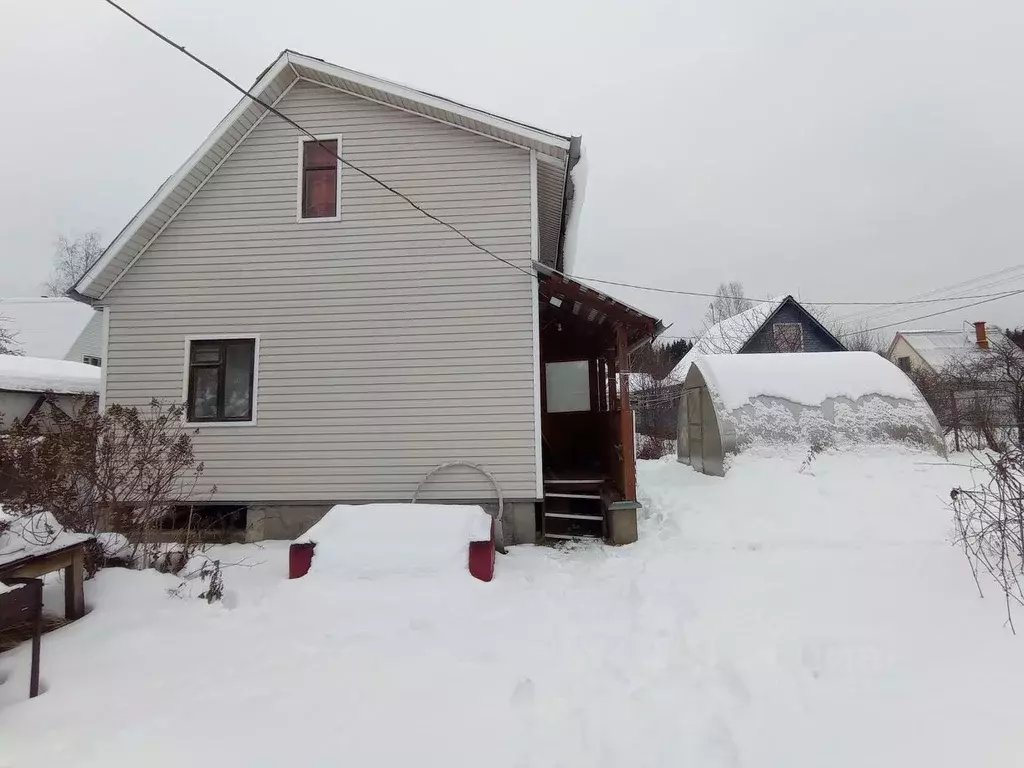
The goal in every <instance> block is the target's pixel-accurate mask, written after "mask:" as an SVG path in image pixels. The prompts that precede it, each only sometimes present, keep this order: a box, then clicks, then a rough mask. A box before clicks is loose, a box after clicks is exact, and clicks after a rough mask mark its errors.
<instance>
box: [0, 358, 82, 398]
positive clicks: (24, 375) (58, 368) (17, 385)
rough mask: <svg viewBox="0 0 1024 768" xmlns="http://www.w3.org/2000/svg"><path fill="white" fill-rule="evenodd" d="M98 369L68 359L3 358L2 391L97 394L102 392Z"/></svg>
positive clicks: (0, 381) (0, 374)
mask: <svg viewBox="0 0 1024 768" xmlns="http://www.w3.org/2000/svg"><path fill="white" fill-rule="evenodd" d="M100 375H101V371H100V368H99V367H98V366H95V365H86V364H85V363H74V362H71V361H69V360H49V359H47V358H42V357H21V356H20V355H0V389H6V390H10V391H13V392H47V391H52V392H56V393H58V394H65V395H83V394H95V393H96V392H99V390H100Z"/></svg>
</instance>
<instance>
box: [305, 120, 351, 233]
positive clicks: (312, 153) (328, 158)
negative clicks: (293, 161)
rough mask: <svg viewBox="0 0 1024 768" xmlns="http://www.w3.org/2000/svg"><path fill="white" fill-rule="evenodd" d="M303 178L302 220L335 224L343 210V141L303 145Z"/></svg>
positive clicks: (332, 140)
mask: <svg viewBox="0 0 1024 768" xmlns="http://www.w3.org/2000/svg"><path fill="white" fill-rule="evenodd" d="M299 150H300V164H301V168H300V175H299V220H300V221H306V220H315V219H320V220H324V219H327V220H334V221H337V220H338V218H339V211H340V209H341V195H340V194H339V193H340V185H339V184H338V179H339V177H340V172H341V160H340V156H341V139H340V137H336V136H335V137H331V138H329V139H327V138H324V139H320V140H319V141H312V140H310V141H301V142H300V143H299Z"/></svg>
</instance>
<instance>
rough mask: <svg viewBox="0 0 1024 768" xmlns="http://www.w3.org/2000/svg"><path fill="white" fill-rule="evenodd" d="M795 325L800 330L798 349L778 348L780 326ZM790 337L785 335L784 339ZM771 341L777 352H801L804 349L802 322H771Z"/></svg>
mask: <svg viewBox="0 0 1024 768" xmlns="http://www.w3.org/2000/svg"><path fill="white" fill-rule="evenodd" d="M793 327H796V328H798V329H799V330H800V349H779V348H778V347H779V329H780V328H793ZM786 340H787V341H789V340H790V339H789V338H788V337H787V339H786ZM772 342H773V343H774V344H775V347H776V351H777V352H803V351H804V326H803V323H773V324H772Z"/></svg>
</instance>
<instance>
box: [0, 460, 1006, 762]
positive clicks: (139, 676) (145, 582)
mask: <svg viewBox="0 0 1024 768" xmlns="http://www.w3.org/2000/svg"><path fill="white" fill-rule="evenodd" d="M803 459H804V457H803V456H801V455H796V454H794V455H791V456H788V457H774V458H772V457H764V456H758V455H754V454H745V455H741V456H740V457H738V458H737V459H736V460H735V462H734V464H733V466H732V468H731V469H730V472H729V474H728V476H727V477H725V478H713V477H706V476H703V475H699V474H696V473H694V472H693V471H692V470H691V469H690V468H688V467H685V466H682V465H679V464H676V463H675V462H674V461H672V460H670V459H665V460H661V461H656V462H641V464H640V468H639V472H640V483H641V489H642V490H641V492H642V494H643V496H644V500H645V502H646V504H647V511H646V513H645V518H644V520H643V523H642V530H641V541H640V542H639V543H638V544H636V545H634V546H631V547H623V548H619V549H613V548H608V547H603V546H580V547H577V548H573V549H568V550H554V549H548V548H543V547H517V548H513V549H512V550H511V552H510V554H509V555H507V556H504V557H501V556H499V559H498V564H497V571H496V576H495V580H494V581H493V582H491V583H489V584H484V583H481V582H476V581H474V580H472V579H471V578H469V577H468V575H464V574H452V573H446V574H442V575H438V576H436V577H424V576H422V575H420V576H418V577H411V576H409V575H402V574H394V575H390V576H375V577H374V578H372V579H356V580H341V579H336V578H335V579H332V578H330V575H329V574H328V573H324V572H317V571H316V570H315V569H314V571H313V572H311V573H310V575H309V576H307V577H305V578H303V579H299V580H296V581H292V582H289V581H286V580H285V579H284V575H285V572H286V557H287V556H286V548H285V546H284V545H282V544H278V543H271V544H266V545H264V546H263V547H255V546H234V547H228V548H222V549H221V550H220V551H219V553H218V556H219V557H221V558H222V559H223V560H224V561H225V562H238V561H244V562H243V563H242V565H239V566H237V567H232V568H229V569H228V570H227V571H226V572H225V582H226V587H227V592H228V593H227V595H226V597H225V600H224V601H223V603H221V604H215V605H212V606H211V605H207V604H206V603H205V602H203V601H200V600H197V599H195V598H185V597H169V596H168V594H167V590H169V589H175V588H176V587H177V586H178V584H179V580H178V579H176V578H174V577H172V576H166V575H160V574H157V573H155V572H151V571H150V572H131V571H122V570H109V571H105V572H101V573H100V574H99V575H98V577H97V578H96V579H95V580H93V581H91V582H89V583H88V585H87V587H88V592H87V599H88V602H89V604H90V605H91V606H92V612H91V613H90V614H89V615H88V616H87V617H86V618H84V619H83V620H81V621H79V622H77V623H75V624H73V625H70V626H68V627H65V628H62V629H60V630H57V631H56V632H54V633H52V634H50V635H48V636H47V637H46V638H45V640H44V647H43V681H44V687H45V689H46V692H45V693H44V694H43V695H42V696H40V697H39V698H38V699H35V700H33V701H25V700H24V699H25V693H26V691H27V680H26V674H27V667H28V649H27V647H26V646H22V647H21V648H19V649H18V650H17V651H15V652H12V653H8V654H5V655H4V656H0V678H3V677H5V676H6V678H7V679H6V682H5V683H4V684H3V685H0V766H4V767H5V768H7V767H8V766H11V767H13V766H17V767H18V768H23V767H24V768H28V767H29V766H63V765H69V766H70V765H74V766H80V767H84V766H104V768H111V767H115V768H116V767H117V766H141V765H144V766H147V768H160V767H161V766H174V767H175V768H180V766H183V765H188V766H192V765H215V766H243V765H244V766H271V765H273V766H279V765H295V766H300V765H307V766H327V765H330V766H334V765H353V766H445V768H450V767H452V766H462V765H466V766H468V765H473V766H480V765H489V766H495V767H497V768H501V767H504V766H587V767H588V768H590V767H592V766H631V768H632V767H633V766H680V765H692V766H701V767H702V768H703V767H712V768H713V767H715V766H729V767H736V766H772V767H773V768H777V767H779V766H787V767H798V768H803V767H804V766H807V767H810V766H813V767H814V768H818V767H820V766H829V767H830V768H833V767H836V766H859V767H860V766H899V767H900V768H905V767H906V766H927V767H928V768H934V767H935V766H956V767H957V768H963V766H1012V765H1020V764H1021V756H1022V755H1024V727H1022V725H1021V723H1022V722H1024V704H1022V703H1021V691H1024V645H1022V643H1024V640H1021V639H1020V638H1016V637H1014V636H1012V635H1011V634H1010V632H1009V631H1008V629H1006V628H1005V627H1004V619H1003V615H1002V605H1001V603H1000V601H999V600H998V599H997V597H996V595H995V594H994V593H993V594H992V595H990V596H989V597H988V598H986V599H984V600H982V599H979V598H978V596H977V592H976V590H975V587H974V585H973V583H972V581H971V578H970V573H969V571H968V568H967V565H966V564H965V563H964V562H963V560H962V556H961V555H960V554H959V553H958V551H957V550H956V549H954V548H953V547H951V546H950V545H949V544H948V541H947V540H948V535H949V517H950V516H949V513H948V512H947V510H946V509H945V503H946V499H947V498H948V491H949V488H950V487H951V486H953V485H957V484H965V483H968V482H969V481H970V478H969V474H970V473H969V470H967V469H966V468H964V467H961V466H957V465H956V463H955V462H956V461H963V459H954V463H949V464H946V463H943V462H942V461H941V460H939V459H937V458H936V457H934V456H931V455H928V454H915V453H907V452H901V451H900V450H898V449H895V448H894V449H887V450H880V449H878V450H871V451H866V450H865V451H863V452H861V453H859V454H843V455H823V456H820V457H818V458H817V459H816V460H814V461H813V462H811V463H810V465H809V466H807V467H805V468H804V469H803V471H801V462H802V461H803ZM191 589H192V590H193V592H197V591H198V588H197V587H195V586H193V587H191ZM185 591H187V590H185ZM51 592H52V594H53V595H56V594H57V590H56V585H54V589H53V590H52V591H51Z"/></svg>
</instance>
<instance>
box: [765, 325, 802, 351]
mask: <svg viewBox="0 0 1024 768" xmlns="http://www.w3.org/2000/svg"><path fill="white" fill-rule="evenodd" d="M772 337H773V339H774V341H775V351H776V352H803V351H804V327H803V326H802V325H801V324H800V323H775V325H773V326H772Z"/></svg>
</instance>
